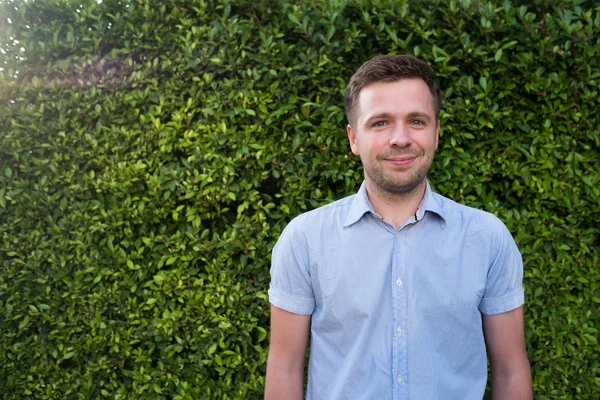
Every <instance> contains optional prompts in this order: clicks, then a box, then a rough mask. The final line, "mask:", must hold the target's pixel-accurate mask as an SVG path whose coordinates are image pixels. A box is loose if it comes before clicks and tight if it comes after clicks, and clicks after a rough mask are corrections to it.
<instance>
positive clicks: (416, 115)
mask: <svg viewBox="0 0 600 400" xmlns="http://www.w3.org/2000/svg"><path fill="white" fill-rule="evenodd" d="M407 117H408V118H409V119H410V118H422V119H424V120H426V121H427V122H430V121H431V120H432V119H433V118H431V115H429V114H428V113H425V112H420V111H413V112H410V113H408V115H407Z"/></svg>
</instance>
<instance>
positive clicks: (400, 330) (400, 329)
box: [396, 326, 402, 335]
mask: <svg viewBox="0 0 600 400" xmlns="http://www.w3.org/2000/svg"><path fill="white" fill-rule="evenodd" d="M396 333H397V334H398V335H401V334H402V327H400V326H399V327H397V328H396Z"/></svg>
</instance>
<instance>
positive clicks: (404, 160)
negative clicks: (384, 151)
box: [384, 154, 417, 167]
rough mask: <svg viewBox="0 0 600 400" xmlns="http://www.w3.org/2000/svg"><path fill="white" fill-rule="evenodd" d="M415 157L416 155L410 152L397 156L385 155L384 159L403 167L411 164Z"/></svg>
mask: <svg viewBox="0 0 600 400" xmlns="http://www.w3.org/2000/svg"><path fill="white" fill-rule="evenodd" d="M415 158H417V156H416V155H412V154H411V155H405V156H398V157H387V158H385V159H384V160H385V161H387V162H389V163H390V164H392V165H396V166H399V167H404V166H407V165H410V164H412V162H413V161H414V160H415Z"/></svg>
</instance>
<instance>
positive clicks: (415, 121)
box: [410, 119, 425, 125]
mask: <svg viewBox="0 0 600 400" xmlns="http://www.w3.org/2000/svg"><path fill="white" fill-rule="evenodd" d="M410 124H411V125H425V123H424V122H423V121H421V120H419V119H415V120H414V121H411V122H410Z"/></svg>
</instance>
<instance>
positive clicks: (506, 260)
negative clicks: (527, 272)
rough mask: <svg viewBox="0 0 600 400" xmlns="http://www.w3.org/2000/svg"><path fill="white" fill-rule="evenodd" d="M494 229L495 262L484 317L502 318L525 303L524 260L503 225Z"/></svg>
mask: <svg viewBox="0 0 600 400" xmlns="http://www.w3.org/2000/svg"><path fill="white" fill-rule="evenodd" d="M496 222H497V224H496V226H495V227H494V228H495V229H493V232H494V240H493V242H492V243H493V244H494V249H493V251H492V253H493V254H495V257H494V259H493V260H492V263H491V265H490V267H489V269H488V275H487V282H486V287H485V292H484V295H483V298H482V299H481V302H480V303H479V311H481V312H482V313H483V314H487V315H492V314H501V313H504V312H507V311H511V310H514V309H515V308H517V307H520V306H522V305H523V303H524V301H525V296H524V291H523V260H522V258H521V254H520V253H519V249H518V248H517V245H516V244H515V241H514V239H513V237H512V235H511V234H510V232H509V231H508V229H507V228H506V226H505V225H504V224H503V223H502V222H501V221H500V220H497V221H496Z"/></svg>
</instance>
